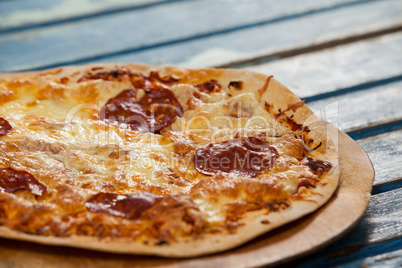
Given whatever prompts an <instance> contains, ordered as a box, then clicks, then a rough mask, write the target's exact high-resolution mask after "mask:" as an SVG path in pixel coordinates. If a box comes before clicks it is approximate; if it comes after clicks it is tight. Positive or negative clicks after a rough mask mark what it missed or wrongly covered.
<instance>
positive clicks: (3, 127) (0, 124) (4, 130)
mask: <svg viewBox="0 0 402 268" xmlns="http://www.w3.org/2000/svg"><path fill="white" fill-rule="evenodd" d="M12 129H13V127H12V126H11V125H10V123H9V122H8V121H7V120H6V119H4V118H3V117H0V137H1V136H3V135H7V134H8V133H10V131H11V130H12Z"/></svg>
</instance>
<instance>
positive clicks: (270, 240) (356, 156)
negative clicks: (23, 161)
mask: <svg viewBox="0 0 402 268" xmlns="http://www.w3.org/2000/svg"><path fill="white" fill-rule="evenodd" d="M330 131H331V132H330V133H332V134H331V135H339V151H340V165H341V168H342V171H343V173H342V174H341V185H340V188H339V189H338V191H337V193H336V195H335V196H334V198H332V199H331V201H330V202H329V203H328V204H326V205H325V206H324V207H323V208H321V209H320V210H319V211H317V212H316V213H314V214H312V215H309V216H306V217H304V218H302V219H300V220H298V221H296V222H294V223H291V224H288V225H286V226H284V227H282V228H280V229H277V230H275V231H273V232H270V233H268V234H266V235H264V236H262V237H260V238H258V239H256V240H254V241H252V242H250V243H248V244H246V245H245V246H242V247H239V248H237V249H234V250H231V251H228V252H224V253H220V254H216V255H212V256H206V257H200V258H194V259H184V260H171V259H170V260H166V259H162V258H155V257H142V256H138V257H136V256H128V255H125V256H122V255H113V254H105V253H96V252H91V251H82V250H76V249H66V248H61V247H46V246H40V245H33V244H29V243H21V242H16V241H7V240H0V241H2V243H1V244H0V260H2V262H3V263H4V264H7V265H9V266H13V267H28V266H29V267H35V266H36V267H40V266H46V267H60V265H63V267H73V266H74V267H97V268H102V267H111V266H113V267H123V266H130V267H151V266H153V267H184V266H187V267H188V266H190V267H206V266H209V267H212V266H213V267H219V266H221V267H245V266H247V267H250V266H253V267H254V266H259V265H264V264H269V263H277V262H280V261H283V260H285V259H291V258H294V257H295V255H298V254H302V253H307V252H310V251H312V250H315V249H316V248H318V247H320V246H322V245H323V244H326V243H329V242H330V241H332V240H334V239H336V238H337V237H339V236H340V235H341V234H343V233H345V232H347V231H348V230H349V229H350V228H351V227H352V226H353V225H354V224H355V223H356V222H357V221H358V220H359V219H360V217H361V216H362V215H363V214H364V212H365V210H366V206H367V204H368V201H369V198H370V194H369V192H370V190H371V186H372V182H373V179H374V170H373V167H372V165H371V163H370V161H369V159H368V157H367V155H366V154H365V153H364V151H363V150H362V149H361V148H360V147H359V146H358V145H357V144H356V143H355V142H354V141H353V140H352V139H350V138H349V137H348V136H347V135H345V134H343V133H341V132H338V131H336V130H335V129H333V128H330ZM337 133H338V134H337ZM334 215H336V217H334Z"/></svg>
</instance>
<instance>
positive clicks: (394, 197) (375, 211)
mask: <svg viewBox="0 0 402 268" xmlns="http://www.w3.org/2000/svg"><path fill="white" fill-rule="evenodd" d="M401 202H402V189H401V188H400V189H395V190H393V191H389V192H386V193H381V194H377V195H374V196H372V198H371V200H370V204H369V207H368V209H367V212H366V214H365V216H364V217H363V219H362V220H361V221H360V222H359V223H358V224H357V226H356V227H355V228H354V229H353V230H352V231H351V232H350V233H349V234H347V235H346V236H344V237H343V238H341V239H340V240H339V241H337V242H335V243H334V244H332V245H330V246H328V247H326V248H324V249H323V250H320V251H319V252H317V253H314V254H313V255H310V256H308V257H306V258H303V259H301V260H299V261H297V264H301V263H302V264H301V265H300V266H298V267H327V266H333V265H339V264H341V263H342V262H344V263H345V262H351V261H353V260H354V259H353V258H356V259H359V258H361V256H362V253H361V252H362V251H367V250H370V247H374V245H375V244H376V243H380V242H383V241H387V240H389V241H387V242H384V244H389V243H390V245H389V248H390V251H392V250H395V249H398V248H395V247H396V245H394V243H393V240H390V239H392V238H395V239H396V240H398V243H396V244H397V245H398V244H399V245H401V243H400V240H402V225H401V224H400V223H401V218H402V206H401V205H400V204H401ZM334 216H336V215H334ZM394 241H395V240H394ZM359 252H360V254H359ZM353 253H356V254H353ZM351 254H352V255H351ZM369 255H370V254H369ZM359 256H360V257H359ZM290 266H291V267H293V266H296V265H295V264H294V265H290Z"/></svg>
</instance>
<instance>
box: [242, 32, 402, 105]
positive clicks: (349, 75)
mask: <svg viewBox="0 0 402 268" xmlns="http://www.w3.org/2000/svg"><path fill="white" fill-rule="evenodd" d="M384 66H386V68H384ZM247 69H250V70H253V71H257V72H260V73H265V74H268V75H272V74H273V75H274V76H275V77H276V78H277V79H278V80H279V81H281V82H282V83H284V84H285V85H287V86H288V87H289V88H290V89H292V91H293V92H294V93H295V94H296V95H298V96H299V97H301V98H305V97H310V96H314V95H317V94H322V93H328V92H333V91H336V90H337V89H342V88H348V87H352V86H355V85H358V84H363V83H367V82H372V81H377V80H381V79H386V78H389V77H394V76H397V75H400V74H401V73H402V33H400V32H399V33H395V34H389V35H386V36H382V37H379V38H375V39H372V40H364V41H361V42H357V43H353V44H349V45H344V46H340V47H336V48H331V49H327V50H323V51H318V52H315V53H309V54H304V55H299V56H296V57H292V58H288V59H283V60H280V61H274V62H269V63H265V64H261V65H257V66H252V67H249V68H247Z"/></svg>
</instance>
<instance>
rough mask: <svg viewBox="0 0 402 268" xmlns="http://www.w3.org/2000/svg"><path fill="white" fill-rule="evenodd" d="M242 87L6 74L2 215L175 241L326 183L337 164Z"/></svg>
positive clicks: (153, 78) (39, 224)
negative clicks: (318, 154)
mask: <svg viewBox="0 0 402 268" xmlns="http://www.w3.org/2000/svg"><path fill="white" fill-rule="evenodd" d="M243 87H247V84H243V82H241V81H233V82H231V83H230V84H229V85H222V84H220V83H219V81H218V80H216V79H211V80H207V81H198V82H195V83H182V82H181V80H180V79H177V78H174V77H171V76H162V75H161V74H159V73H158V72H151V73H150V74H149V75H148V76H147V75H145V74H141V73H135V72H132V71H129V70H128V69H126V68H123V67H122V68H117V69H116V70H111V71H105V70H100V71H97V70H95V71H94V70H92V71H91V70H89V71H84V72H81V73H79V74H68V75H66V76H61V75H58V74H57V73H56V74H52V73H47V74H46V73H45V74H42V75H33V76H30V77H27V78H25V79H22V78H20V79H9V80H5V81H2V82H0V208H3V210H4V211H5V214H4V215H3V214H1V215H0V223H1V222H5V224H6V225H8V226H10V227H11V228H14V229H18V230H21V231H24V232H30V233H40V232H42V233H43V234H44V235H74V234H76V235H77V234H78V235H97V236H101V237H103V236H110V235H111V234H113V236H128V235H129V234H130V235H129V236H130V237H131V238H133V239H138V240H144V241H145V240H147V239H151V238H153V239H156V240H161V239H163V240H166V241H172V239H174V237H176V238H177V237H182V236H186V235H189V234H194V232H199V233H202V232H208V230H210V229H211V228H212V227H214V228H217V227H219V228H229V227H227V226H229V221H232V220H233V218H234V216H233V215H234V214H236V213H238V214H241V213H243V212H245V211H249V210H256V209H261V208H262V207H264V204H266V203H270V202H288V201H290V199H291V196H292V195H293V194H295V193H297V192H298V189H299V187H302V186H303V187H315V186H316V185H317V183H318V182H319V175H321V174H322V173H323V172H327V171H328V170H329V168H330V164H328V163H324V162H322V161H321V162H319V161H315V160H313V159H312V158H306V157H305V156H307V155H308V152H307V151H306V150H305V147H304V144H303V142H302V140H301V138H299V137H297V136H295V134H294V132H293V131H291V130H290V127H289V126H287V125H286V124H283V123H280V122H278V120H276V118H275V115H274V114H271V113H270V111H269V110H267V109H266V108H265V107H264V105H263V104H261V103H259V99H258V95H257V94H254V93H247V92H246V93H241V92H242V91H241V89H242V88H243ZM223 161H225V163H223ZM303 161H304V162H303ZM215 162H216V163H215ZM317 170H318V171H319V172H317ZM30 193H31V194H32V195H33V196H32V195H30ZM6 201H7V202H6ZM38 204H39V205H38ZM40 206H42V207H40ZM39 207H40V211H41V212H40V213H39V212H38V208H39ZM265 207H267V206H265ZM268 207H269V206H268ZM235 208H236V209H235ZM246 208H247V209H246ZM179 209H180V211H178V210H179ZM24 211H25V212H26V214H25V216H24V217H25V218H26V219H27V221H28V222H29V224H27V222H26V221H21V220H20V219H21V217H22V215H23V214H24ZM167 211H169V213H170V214H167ZM236 211H237V212H236ZM242 211H243V212H242ZM55 215H59V216H55ZM37 217H40V218H42V221H40V220H32V219H33V218H35V219H36V218H37ZM85 218H86V219H89V218H91V221H92V222H96V221H102V222H103V224H104V225H105V226H106V227H105V230H103V231H102V232H101V231H99V230H95V229H93V228H94V227H93V226H92V227H91V224H90V223H89V222H88V221H86V220H84V219H85ZM29 219H30V220H29ZM138 220H141V221H142V223H138V222H137V221H138ZM127 221H129V222H130V224H129V225H127V226H126V227H124V228H123V229H122V227H121V226H120V225H121V224H123V223H126V222H127ZM155 221H157V222H160V226H159V227H158V228H157V229H155V228H156V227H155V226H153V225H152V224H151V223H152V222H155ZM24 222H25V224H24ZM174 222H176V224H173V223H174ZM46 225H47V226H48V229H46V230H47V231H39V230H42V229H43V228H44V227H45V226H46ZM49 226H51V227H49ZM119 226H120V227H119ZM88 228H89V229H91V228H92V229H91V230H90V231H89V229H88ZM119 228H120V229H119ZM169 228H170V229H169ZM118 229H119V230H120V231H119V234H117V233H116V232H117V231H116V230H118ZM133 229H134V230H135V232H132V230H133ZM84 230H85V231H84ZM163 230H165V231H163ZM166 230H168V231H166ZM42 233H40V234H42Z"/></svg>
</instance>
